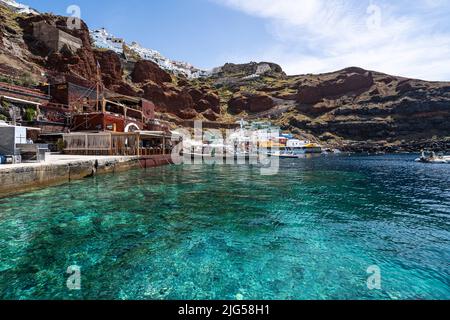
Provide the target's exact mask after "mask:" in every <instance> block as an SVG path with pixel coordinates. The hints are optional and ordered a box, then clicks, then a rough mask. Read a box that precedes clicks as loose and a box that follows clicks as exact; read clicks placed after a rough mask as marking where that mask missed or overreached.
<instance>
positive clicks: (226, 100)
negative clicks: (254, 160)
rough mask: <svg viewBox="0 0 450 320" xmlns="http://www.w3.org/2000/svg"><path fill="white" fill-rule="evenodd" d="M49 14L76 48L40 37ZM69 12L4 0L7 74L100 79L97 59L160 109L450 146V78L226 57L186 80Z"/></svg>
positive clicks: (361, 140)
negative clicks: (70, 24)
mask: <svg viewBox="0 0 450 320" xmlns="http://www.w3.org/2000/svg"><path fill="white" fill-rule="evenodd" d="M39 21H46V22H47V23H50V24H53V25H55V26H57V27H58V28H60V29H61V30H63V31H64V32H67V33H69V34H71V35H73V36H75V37H77V38H79V39H81V40H82V42H83V47H82V48H81V49H80V50H78V51H77V52H73V51H72V50H65V49H63V50H61V51H60V52H51V51H49V49H48V48H46V46H45V44H43V43H42V42H40V41H39V40H38V39H35V38H34V37H33V33H32V26H33V23H34V22H39ZM65 21H66V19H65V18H63V17H58V16H54V15H50V14H20V13H17V12H13V11H11V10H10V9H9V8H7V7H4V6H2V5H1V2H0V42H1V43H2V45H1V46H0V75H3V76H5V75H7V76H11V77H12V78H14V79H21V78H25V77H26V78H30V79H28V80H29V81H31V82H38V81H64V80H65V79H70V80H73V79H80V80H83V81H86V82H88V83H89V82H90V83H93V82H95V81H96V79H97V63H98V65H100V76H101V80H102V82H103V84H104V85H105V87H106V88H108V89H110V90H113V91H116V92H119V93H121V94H126V95H131V96H139V97H144V98H146V99H149V100H152V101H153V102H154V103H155V104H156V107H157V111H159V112H164V113H169V114H172V115H173V116H174V117H178V118H180V120H182V119H203V120H208V121H216V122H219V123H230V122H235V121H237V120H239V119H241V118H245V119H249V120H266V119H270V120H272V121H273V122H274V123H275V124H278V125H280V126H281V127H282V128H283V129H285V130H290V131H292V132H293V133H296V134H298V135H299V136H301V135H303V136H308V137H316V138H317V139H318V140H319V141H320V142H321V143H323V144H326V145H328V146H330V147H333V146H335V147H339V148H342V149H346V148H347V149H349V150H360V151H364V150H377V149H387V150H406V151H407V150H412V149H415V150H417V149H420V148H422V147H427V146H439V148H441V149H445V148H450V138H449V137H450V125H449V124H450V83H449V82H426V81H421V80H415V79H406V78H402V77H397V76H390V75H387V74H383V73H380V72H375V71H368V70H363V69H361V68H356V67H352V68H347V69H344V70H340V71H336V72H331V73H326V74H319V75H298V76H287V75H286V74H285V73H284V72H283V70H282V68H281V67H280V66H279V65H276V64H273V63H268V62H260V63H256V62H252V63H248V64H225V65H224V66H222V67H220V68H217V69H215V70H214V71H213V72H212V73H211V75H210V76H208V77H204V78H198V79H186V78H184V77H183V78H180V77H179V76H177V74H171V73H168V72H167V71H165V70H162V69H161V68H160V67H159V66H158V65H157V64H155V63H154V62H151V61H146V60H139V59H137V60H135V59H132V60H130V59H125V57H124V55H123V54H120V53H117V52H114V51H108V50H102V49H96V48H93V43H92V41H91V38H90V34H89V29H88V27H87V26H86V25H85V24H84V23H82V28H81V29H80V30H70V29H68V28H67V27H66V26H65Z"/></svg>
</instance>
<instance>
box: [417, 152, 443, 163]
mask: <svg viewBox="0 0 450 320" xmlns="http://www.w3.org/2000/svg"><path fill="white" fill-rule="evenodd" d="M416 162H421V163H436V164H446V163H450V156H444V155H442V154H438V155H436V153H435V152H431V153H429V154H427V153H426V152H425V151H423V152H422V155H421V156H420V158H417V159H416Z"/></svg>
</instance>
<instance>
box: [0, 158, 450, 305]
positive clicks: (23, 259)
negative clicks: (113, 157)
mask: <svg viewBox="0 0 450 320" xmlns="http://www.w3.org/2000/svg"><path fill="white" fill-rule="evenodd" d="M413 159H414V156H380V157H323V158H317V159H309V160H294V161H293V160H286V161H282V163H281V169H280V173H279V174H278V175H276V176H261V175H260V174H259V173H260V171H259V170H258V168H256V167H250V166H171V167H163V168H156V169H149V170H147V171H132V172H126V173H122V174H117V175H105V176H98V177H96V178H92V179H87V180H83V181H78V182H74V183H71V184H67V185H63V186H58V187H53V188H47V189H44V190H41V191H37V192H33V193H28V194H24V195H20V196H17V197H13V198H8V199H0V298H2V299H236V297H243V298H244V299H450V268H449V266H450V265H449V262H450V166H445V165H436V166H434V165H423V164H417V163H414V162H412V160H413ZM70 265H79V266H80V267H81V273H82V278H81V280H82V290H80V291H69V290H68V289H67V288H66V280H67V277H68V275H67V274H66V270H67V267H68V266H70ZM370 265H378V266H379V267H380V268H381V272H382V290H375V291H370V290H368V288H367V285H366V281H367V277H368V274H367V273H366V270H367V268H368V267H369V266H370Z"/></svg>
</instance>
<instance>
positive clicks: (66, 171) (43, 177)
mask: <svg viewBox="0 0 450 320" xmlns="http://www.w3.org/2000/svg"><path fill="white" fill-rule="evenodd" d="M170 163H171V161H170V155H165V156H148V157H122V158H116V159H112V158H103V159H102V158H99V159H97V160H79V161H73V162H70V163H66V164H42V165H37V166H20V167H9V168H8V167H6V166H3V167H2V166H1V165H0V198H2V197H6V196H8V195H12V194H16V193H20V192H27V191H31V190H35V189H40V188H44V187H48V186H52V185H58V184H63V183H69V182H71V181H73V180H79V179H83V178H87V177H91V176H93V175H95V174H106V173H117V172H123V171H127V170H130V169H138V168H142V169H145V168H150V167H156V166H162V165H167V164H170Z"/></svg>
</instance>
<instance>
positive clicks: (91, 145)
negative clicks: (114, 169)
mask: <svg viewBox="0 0 450 320" xmlns="http://www.w3.org/2000/svg"><path fill="white" fill-rule="evenodd" d="M63 140H64V152H65V153H67V154H75V155H113V156H148V155H166V154H169V153H170V150H171V149H170V146H169V145H168V144H167V143H168V142H170V141H171V135H170V134H167V133H165V132H158V131H136V132H92V133H88V132H76V133H68V134H64V135H63Z"/></svg>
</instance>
